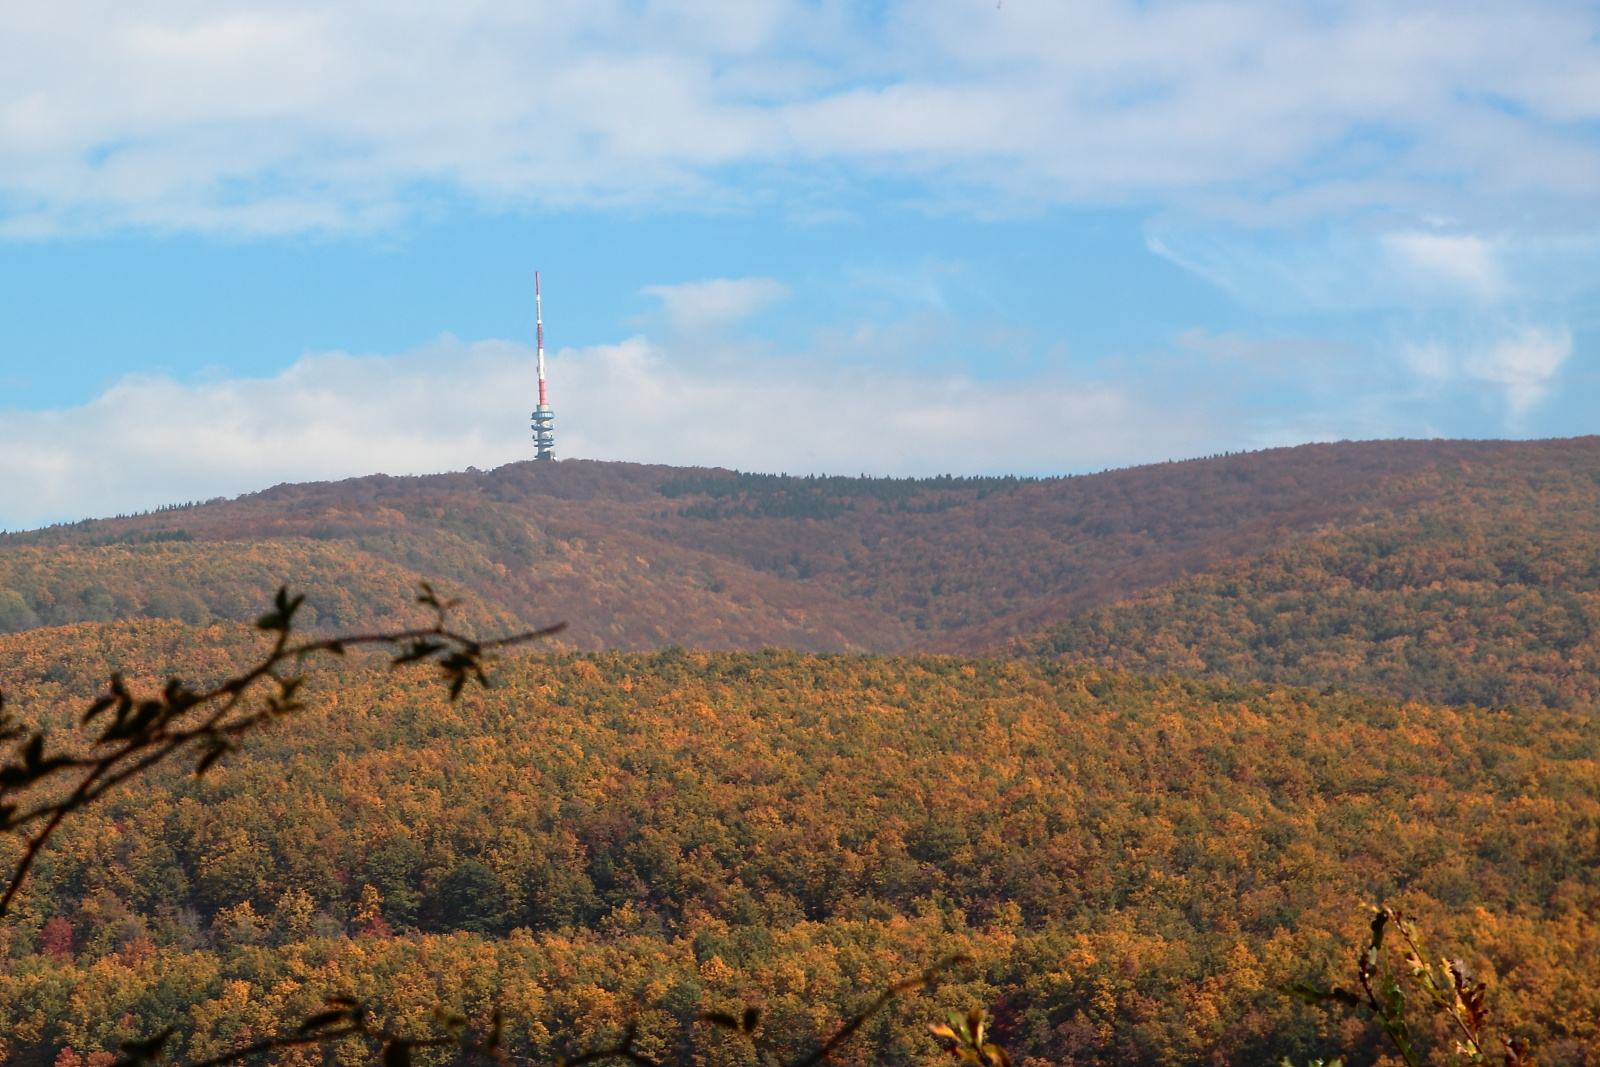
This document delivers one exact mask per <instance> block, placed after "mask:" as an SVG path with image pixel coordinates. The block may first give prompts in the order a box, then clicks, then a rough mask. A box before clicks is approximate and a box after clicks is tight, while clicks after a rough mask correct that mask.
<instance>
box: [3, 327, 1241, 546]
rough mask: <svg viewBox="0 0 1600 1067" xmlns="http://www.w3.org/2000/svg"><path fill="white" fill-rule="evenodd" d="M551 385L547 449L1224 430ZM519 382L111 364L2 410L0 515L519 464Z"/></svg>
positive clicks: (599, 452)
mask: <svg viewBox="0 0 1600 1067" xmlns="http://www.w3.org/2000/svg"><path fill="white" fill-rule="evenodd" d="M697 343H708V342H707V341H706V338H705V337H704V336H702V338H701V340H700V342H697ZM709 343H715V344H723V345H735V346H737V345H738V344H740V343H741V341H740V340H739V339H737V338H734V339H731V340H728V339H722V340H714V341H712V342H709ZM549 377H550V383H551V401H552V405H553V406H554V408H555V410H556V416H557V417H556V427H557V451H558V453H559V454H560V455H562V456H564V457H586V458H595V459H621V460H634V461H642V462H658V463H673V464H689V465H694V464H706V465H724V466H736V467H741V468H744V469H746V470H772V471H791V472H808V471H815V472H821V471H830V472H836V473H837V472H846V473H857V472H862V471H865V472H870V473H879V474H931V473H942V472H956V473H978V472H985V471H988V472H1006V471H1012V472H1020V473H1042V472H1053V471H1066V470H1089V469H1100V468H1103V467H1108V466H1117V465H1122V464H1126V463H1130V462H1140V461H1145V460H1156V459H1167V458H1171V457H1174V456H1182V455H1187V454H1191V453H1194V452H1197V451H1206V450H1208V449H1210V448H1211V447H1213V445H1214V443H1215V441H1216V440H1217V439H1218V435H1219V434H1224V435H1226V434H1230V433H1235V429H1236V428H1235V427H1233V426H1232V425H1230V422H1229V420H1228V419H1226V418H1224V417H1219V415H1218V413H1217V412H1216V411H1214V410H1208V409H1206V408H1205V407H1204V406H1191V409H1190V410H1189V411H1188V412H1186V413H1183V414H1179V415H1177V416H1174V415H1173V414H1172V413H1171V412H1170V411H1168V412H1162V411H1160V410H1159V409H1158V407H1157V406H1156V403H1155V401H1153V399H1152V398H1150V397H1148V396H1141V395H1140V394H1139V393H1138V392H1137V391H1136V390H1134V389H1130V388H1129V387H1127V386H1126V385H1122V384H1118V383H1117V382H1115V381H1088V382H1079V381H1067V380H1063V379H1053V380H1030V381H1020V382H980V381H974V380H972V379H970V378H966V377H963V376H960V375H957V374H938V375H929V374H926V373H911V372H908V371H905V370H902V369H897V368H893V367H888V368H879V367H872V366H865V365H860V364H857V365H855V366H848V367H847V366H840V365H838V364H835V363H831V362H829V361H828V360H827V359H823V358H818V357H817V355H816V354H815V353H812V354H808V355H806V356H803V357H796V358H791V359H781V360H769V361H764V362H763V363H762V364H761V366H759V367H757V368H754V369H752V368H750V367H743V368H739V367H733V368H723V369H720V370H718V369H715V368H712V369H708V368H707V366H706V362H705V360H704V359H702V358H701V354H700V353H698V352H686V350H683V349H677V348H674V347H673V346H672V345H670V344H669V345H666V346H663V345H659V344H656V343H653V342H652V341H650V340H649V339H647V338H645V337H643V336H640V337H635V338H632V339H630V340H627V341H624V342H622V343H619V344H614V345H602V346H597V347H594V348H589V349H582V350H572V349H568V350H565V351H562V352H559V353H557V354H555V355H554V356H553V357H551V359H550V373H549ZM535 395H536V384H535V374H534V369H533V359H532V353H531V352H530V351H529V350H528V349H526V348H525V347H522V346H519V345H513V344H508V343H502V342H482V343H478V344H470V345H469V344H463V343H461V342H458V341H455V340H453V339H451V338H443V339H441V340H440V341H438V342H436V343H435V344H433V345H430V346H428V347H427V348H424V349H422V350H419V351H416V352H411V353H406V354H403V355H397V356H382V357H378V356H368V357H356V356H350V355H345V354H341V353H329V354H315V355H307V356H305V357H303V358H301V359H300V360H299V361H298V362H297V363H295V364H294V365H293V366H292V367H291V368H289V369H288V370H287V371H285V372H284V373H282V374H280V375H278V376H277V377H274V378H269V379H250V380H238V379H236V380H230V381H217V382H202V383H194V384H183V383H178V382H175V381H172V380H170V379H167V378H159V377H131V378H127V379H125V380H123V381H121V382H119V383H117V384H116V385H114V386H112V387H111V388H110V389H108V390H107V391H106V392H105V393H103V394H102V395H100V396H99V397H97V398H95V400H93V401H92V402H91V403H89V404H86V405H84V406H82V407H77V408H71V409H64V410H55V411H41V412H27V411H4V412H0V469H3V470H4V471H5V491H4V493H3V494H0V526H5V527H9V528H12V529H16V528H19V527H26V526H34V525H38V524H41V523H45V522H51V521H59V520H63V519H74V518H80V517H84V516H91V515H106V514H113V513H117V512H125V511H132V510H140V509H145V508H150V507H154V506H157V505H160V504H164V503H171V502H176V501H182V500H190V499H204V498H209V497H211V496H215V495H231V494H236V493H240V492H245V491H250V490H255V489H260V488H263V487H265V486H267V485H271V484H274V483H277V482H280V481H305V480H314V479H327V478H341V477H350V476H356V475H364V474H370V473H373V472H385V473H390V474H408V473H428V472H433V471H441V470H451V469H457V470H459V469H461V468H464V467H466V466H468V465H474V466H478V467H480V468H489V467H493V466H497V465H499V464H502V463H507V462H511V461H514V460H518V459H524V458H528V457H529V456H530V454H531V445H530V443H529V434H528V427H527V424H528V411H529V410H530V408H531V406H532V402H533V397H534V396H535ZM1229 439H1230V440H1233V441H1235V442H1237V436H1234V437H1232V438H1229Z"/></svg>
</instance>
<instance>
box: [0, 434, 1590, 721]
mask: <svg viewBox="0 0 1600 1067" xmlns="http://www.w3.org/2000/svg"><path fill="white" fill-rule="evenodd" d="M1597 479H1600V438H1594V437H1586V438H1576V439H1569V440H1555V441H1534V442H1510V441H1369V442H1340V443H1336V444H1317V445H1305V446H1300V447H1296V448H1285V449H1274V450H1268V451H1261V452H1250V453H1242V454H1237V455H1230V456H1221V457H1213V458H1209V459H1199V460H1189V461H1184V462H1175V463H1163V464H1155V465H1150V466H1144V467H1136V468H1130V469H1126V470H1116V471H1108V472H1105V473H1102V474H1095V475H1084V476H1074V477H1063V478H1050V479H1037V480H1033V479H1019V478H923V479H886V478H797V477H788V476H782V475H761V474H748V473H740V472H735V471H726V470H720V469H705V468H673V467H665V466H649V465H643V464H628V463H603V462H596V461H587V460H567V461H563V462H560V463H553V464H552V463H532V462H528V463H516V464H510V465H508V466H505V467H501V468H499V469H498V470H494V471H488V472H478V471H467V472H464V473H454V474H442V475H431V476H423V477H387V476H373V477H367V478H357V479H350V480H347V481H342V482H331V483H308V484H301V485H280V486H275V487H273V488H271V489H268V490H265V491H263V492H259V493H254V494H250V495H248V496H244V497H240V498H238V499H236V500H230V501H219V502H209V503H206V504H200V505H195V506H192V507H186V508H182V509H171V510H163V511H160V512H156V513H153V514H150V515H144V516H137V517H132V518H121V519H110V520H92V521H88V522H83V523H75V524H71V525H65V526H57V527H51V528H48V529H44V530H38V531H30V532H26V533H19V534H8V535H4V536H0V628H5V629H19V628H24V627H27V626H32V625H57V624H64V623H71V622H80V621H95V620H100V621H109V620H112V619H116V618H128V617H140V616H152V617H170V618H181V619H184V620H186V621H189V622H191V623H201V622H205V621H209V620H227V619H241V620H242V619H249V618H253V617H254V615H255V614H256V613H257V612H258V611H259V609H260V607H261V605H262V604H263V603H264V602H265V601H266V599H267V598H268V597H269V596H270V594H271V592H272V590H273V589H275V588H276V587H277V585H278V584H279V583H280V582H289V583H290V584H292V585H294V586H296V587H297V588H301V589H304V590H305V591H306V592H307V594H308V602H309V603H310V605H311V606H312V607H313V608H314V609H315V611H316V613H317V618H318V619H319V620H320V622H321V623H322V624H325V625H330V626H338V627H343V628H349V627H353V626H362V625H371V624H373V623H375V622H376V621H378V620H379V619H382V618H386V617H389V616H391V615H392V614H393V613H394V612H396V611H397V610H399V611H402V612H403V611H404V610H405V609H404V606H403V605H404V603H405V600H406V597H407V595H408V591H409V589H410V587H411V585H412V583H413V582H414V581H415V579H416V578H417V577H419V576H420V577H428V578H431V579H435V580H437V581H439V582H441V583H442V584H443V585H444V586H445V587H446V588H448V589H449V590H450V591H451V592H452V594H453V595H457V596H459V597H461V598H462V600H463V608H462V611H463V613H464V617H465V618H466V619H467V620H468V621H469V622H470V623H471V624H472V625H475V626H479V627H483V628H487V629H498V628H503V627H507V626H515V625H523V624H540V623H546V622H549V621H551V620H553V619H557V618H563V619H567V620H569V621H570V623H571V629H570V630H569V631H568V632H567V634H565V635H563V641H564V643H565V644H566V645H567V646H568V647H575V648H589V649H598V648H616V649H624V650H641V649H654V648H663V647H668V646H671V645H684V646H688V647H700V648H727V649H749V648H759V647H764V646H783V647H790V648H795V649H799V650H803V651H826V650H840V651H879V652H906V651H918V650H920V651H948V652H961V653H975V652H1002V653H1008V654H1016V653H1018V652H1021V653H1024V654H1065V655H1070V656H1086V657H1088V658H1091V659H1096V660H1099V661H1105V662H1111V661H1115V662H1118V663H1124V664H1125V665H1129V666H1136V667H1137V666H1140V665H1143V666H1145V667H1147V668H1150V669H1158V670H1166V669H1175V670H1195V671H1200V672H1203V673H1210V674H1218V673H1224V672H1226V671H1228V670H1233V669H1236V668H1237V669H1242V670H1246V671H1247V672H1248V671H1250V670H1256V668H1254V667H1251V666H1250V663H1252V662H1254V661H1253V660H1251V658H1250V657H1249V656H1245V657H1244V658H1243V659H1241V658H1240V656H1239V654H1238V653H1237V650H1235V652H1234V653H1231V655H1232V657H1233V658H1232V659H1227V658H1226V657H1225V656H1223V655H1222V653H1220V652H1219V653H1217V654H1216V655H1211V654H1210V653H1208V652H1206V651H1205V649H1204V648H1201V647H1200V646H1202V645H1205V641H1204V640H1202V639H1201V638H1200V637H1196V636H1194V635H1190V636H1189V637H1186V638H1182V639H1177V638H1174V637H1173V634H1174V632H1175V631H1174V630H1173V626H1175V625H1177V623H1176V622H1174V621H1173V620H1172V619H1166V618H1165V617H1163V618H1164V619H1165V621H1161V620H1155V621H1151V622H1150V623H1149V624H1148V625H1147V626H1145V627H1144V629H1140V628H1138V627H1134V626H1132V624H1131V623H1128V622H1126V621H1122V622H1118V623H1116V624H1115V625H1113V626H1111V629H1110V630H1109V631H1108V630H1106V628H1105V626H1104V625H1101V624H1100V623H1098V622H1097V623H1095V624H1094V625H1095V626H1099V627H1100V629H1098V630H1095V631H1094V632H1095V633H1098V634H1101V635H1102V636H1101V637H1092V636H1086V635H1088V634H1089V631H1087V630H1084V629H1083V627H1084V626H1088V625H1089V623H1087V622H1085V621H1084V620H1086V619H1088V618H1089V616H1087V615H1085V613H1086V612H1096V611H1098V612H1100V614H1099V615H1095V616H1094V618H1095V619H1108V618H1111V616H1108V615H1106V614H1105V613H1106V612H1108V611H1115V610H1120V609H1118V608H1117V607H1116V605H1118V604H1119V603H1122V602H1128V603H1135V602H1138V603H1141V604H1143V603H1145V602H1144V601H1141V600H1140V598H1141V597H1148V596H1155V597H1157V598H1160V597H1168V596H1170V595H1175V594H1169V593H1168V592H1164V590H1168V589H1169V587H1170V588H1171V589H1177V588H1179V586H1173V585H1172V584H1171V583H1175V582H1176V583H1180V585H1181V583H1183V582H1185V581H1187V582H1189V583H1190V584H1189V585H1187V586H1182V588H1184V589H1188V590H1200V589H1202V587H1203V588H1206V589H1211V587H1210V586H1205V584H1204V583H1205V582H1206V581H1207V580H1209V579H1207V578H1206V577H1205V576H1207V575H1216V574H1223V573H1228V574H1232V573H1235V571H1237V569H1238V568H1240V567H1243V568H1245V569H1246V570H1248V569H1249V568H1250V567H1253V566H1262V565H1264V564H1262V563H1261V561H1263V560H1268V559H1280V558H1287V557H1284V556H1283V554H1284V553H1291V554H1292V553H1293V552H1296V551H1300V552H1306V551H1310V552H1313V553H1314V552H1319V551H1323V550H1322V549H1320V548H1317V547H1315V546H1319V545H1325V544H1329V543H1331V542H1329V541H1328V539H1329V538H1339V537H1360V538H1367V539H1368V540H1370V539H1371V538H1373V537H1375V536H1379V534H1380V533H1381V531H1383V530H1386V529H1390V528H1393V529H1396V530H1402V529H1403V530H1408V531H1411V532H1410V533H1406V534H1404V537H1405V538H1410V540H1409V541H1407V543H1408V544H1411V543H1418V544H1420V543H1423V542H1428V538H1433V540H1434V541H1437V542H1438V545H1437V546H1435V547H1438V546H1442V545H1444V544H1446V543H1448V544H1450V545H1455V546H1456V547H1455V548H1453V549H1451V550H1450V551H1453V552H1455V553H1456V554H1457V555H1461V554H1462V553H1466V556H1463V557H1462V558H1467V557H1468V556H1470V555H1471V552H1472V548H1471V545H1472V544H1473V543H1475V542H1473V541H1472V536H1473V534H1472V531H1473V530H1474V529H1477V528H1480V527H1485V526H1494V527H1495V528H1496V529H1498V530H1499V531H1500V532H1499V533H1498V534H1496V536H1497V537H1499V538H1500V539H1501V540H1502V541H1504V540H1505V539H1506V538H1511V539H1513V540H1515V539H1516V538H1522V540H1524V541H1526V542H1527V543H1529V544H1537V545H1544V544H1545V543H1546V542H1551V541H1552V540H1554V541H1563V543H1567V542H1572V539H1573V538H1575V537H1579V536H1580V535H1584V534H1583V531H1584V530H1586V529H1588V528H1590V527H1586V526H1585V523H1588V522H1589V521H1590V519H1591V518H1593V517H1597V516H1600V512H1596V511H1595V503H1596V502H1595V500H1592V499H1591V495H1592V494H1589V490H1590V489H1592V488H1593V487H1594V486H1595V485H1596V481H1597ZM1558 483H1559V484H1558ZM1585 486H1587V487H1588V488H1584V487H1585ZM1541 493H1543V494H1545V495H1544V496H1541V495H1540V494H1541ZM1547 505H1548V506H1547ZM1574 509H1576V510H1574ZM1419 523H1420V524H1422V525H1421V526H1419ZM1428 523H1432V525H1431V526H1428V525H1427V524H1428ZM1441 524H1443V525H1441ZM1451 524H1454V525H1453V526H1452V525H1451ZM1424 527H1426V529H1427V530H1431V531H1433V532H1432V533H1428V534H1427V535H1426V536H1425V537H1422V541H1418V537H1419V536H1422V535H1419V534H1417V533H1416V531H1417V530H1418V529H1423V528H1424ZM1446 527H1449V528H1450V529H1453V530H1455V532H1454V533H1451V532H1449V530H1448V529H1446ZM1584 536H1586V535H1584ZM1428 543H1432V542H1428ZM1306 546H1311V547H1306ZM1441 550H1442V549H1441ZM1544 550H1545V549H1543V548H1541V549H1540V551H1544ZM1447 554H1448V553H1447ZM1296 558H1298V557H1296ZM1229 568H1234V570H1229ZM1569 569H1570V568H1569ZM1319 580H1320V579H1319ZM1196 582H1199V583H1200V584H1199V585H1196V584H1194V583H1196ZM1291 584H1292V582H1291ZM1513 584H1515V583H1513ZM1580 584H1581V583H1580ZM1575 588H1576V587H1575ZM1580 592H1581V590H1580ZM1186 595H1188V594H1186ZM1193 595H1194V596H1200V597H1201V599H1203V600H1204V599H1206V598H1207V597H1209V598H1210V599H1209V600H1206V605H1209V606H1204V607H1203V608H1201V609H1196V610H1200V611H1201V613H1202V614H1204V615H1206V616H1207V617H1212V616H1216V617H1223V616H1226V615H1227V612H1226V611H1222V610H1220V609H1219V608H1217V605H1218V604H1221V603H1222V602H1223V601H1226V600H1227V599H1228V598H1229V597H1234V598H1235V599H1237V593H1236V587H1235V586H1229V587H1228V588H1226V589H1224V588H1222V587H1217V588H1215V589H1212V590H1211V592H1207V593H1198V592H1196V593H1194V594H1193ZM1252 595H1254V594H1252ZM1395 595H1399V594H1398V593H1396V594H1395ZM1574 595H1578V594H1577V593H1575V594H1574ZM1583 595H1587V594H1583ZM1190 599H1191V600H1192V599H1193V597H1192V596H1191V598H1190ZM1185 603H1188V601H1185ZM1129 610H1132V609H1129ZM1139 610H1141V611H1145V612H1146V614H1148V612H1149V610H1150V609H1149V608H1148V607H1143V608H1140V609H1139ZM1185 610H1187V609H1185ZM1263 610H1266V609H1263ZM1117 618H1118V619H1123V616H1117ZM1152 618H1153V617H1152ZM1107 625H1110V624H1107ZM1582 625H1583V626H1587V625H1588V624H1587V623H1586V622H1585V623H1583V624H1582ZM1074 627H1076V629H1074ZM1118 627H1120V629H1119V628H1118ZM1580 628H1581V627H1580ZM1212 629H1216V627H1213V628H1212ZM1046 630H1048V631H1050V632H1049V634H1048V635H1045V636H1035V637H1030V636H1029V635H1038V634H1040V633H1041V632H1042V631H1046ZM1106 633H1110V634H1112V635H1113V636H1112V637H1105V636H1104V635H1105V634H1106ZM1121 635H1126V637H1127V640H1126V641H1124V640H1123V637H1122V636H1121ZM1140 635H1145V636H1140ZM1377 639H1378V638H1376V637H1374V638H1372V640H1377ZM1383 639H1385V640H1387V639H1389V638H1383ZM1174 640H1176V641H1177V643H1178V644H1179V645H1182V646H1183V647H1184V648H1186V649H1188V650H1189V651H1187V652H1185V653H1183V654H1181V655H1179V654H1171V655H1163V654H1161V653H1160V652H1159V650H1158V649H1157V646H1159V647H1160V648H1166V647H1168V646H1169V645H1172V644H1173V642H1174ZM1219 640H1221V638H1219ZM1228 640H1232V641H1233V642H1234V644H1235V645H1237V644H1238V642H1239V641H1240V640H1244V641H1246V643H1248V641H1249V640H1251V638H1249V637H1248V635H1247V636H1246V637H1245V638H1239V637H1238V636H1237V635H1235V636H1234V637H1231V638H1228ZM1108 641H1112V642H1114V643H1115V644H1116V645H1117V647H1116V648H1115V649H1113V648H1110V647H1109V646H1108V644H1107V642H1108ZM1140 641H1145V642H1146V644H1150V642H1155V644H1152V645H1151V647H1149V648H1145V647H1144V646H1142V645H1140V644H1139V642H1140ZM1014 642H1018V643H1014ZM1580 643H1581V641H1580ZM1206 647H1209V646H1206ZM1230 647H1232V646H1230ZM1568 647H1576V645H1574V644H1572V642H1570V641H1569V642H1568ZM1208 657H1209V658H1208ZM1304 660H1305V657H1304V656H1301V657H1300V658H1299V660H1297V662H1300V661H1304ZM1196 664H1198V666H1196ZM1241 664H1243V666H1242V667H1241V666H1239V665H1241ZM1301 667H1302V668H1304V669H1298V673H1296V672H1295V671H1289V672H1287V673H1285V672H1283V671H1279V672H1278V674H1273V673H1272V672H1270V671H1265V669H1262V670H1258V671H1257V672H1256V675H1254V676H1262V677H1268V676H1270V677H1272V678H1274V679H1278V678H1280V676H1281V680H1294V681H1298V682H1304V683H1306V684H1322V681H1323V678H1324V677H1325V676H1327V675H1328V672H1326V671H1324V672H1322V673H1320V674H1319V673H1318V672H1317V670H1315V669H1312V666H1311V665H1309V664H1308V663H1302V664H1301ZM1582 669H1584V670H1587V669H1588V668H1587V667H1583V668H1582ZM1334 673H1335V674H1336V675H1337V672H1334ZM1358 676H1359V677H1358ZM1338 677H1340V678H1344V679H1346V680H1350V679H1352V678H1354V679H1355V680H1357V681H1359V680H1361V678H1362V677H1365V676H1364V675H1362V673H1361V672H1359V671H1357V672H1354V673H1353V674H1352V672H1350V671H1346V672H1345V674H1343V675H1338ZM1379 687H1380V688H1385V686H1382V685H1380V686H1379ZM1387 688H1389V689H1391V690H1392V689H1393V688H1394V687H1393V686H1387ZM1436 688H1437V687H1436ZM1458 688H1459V687H1458ZM1470 688H1471V687H1468V689H1467V690H1462V691H1463V692H1466V691H1469V690H1470ZM1569 688H1570V686H1569ZM1579 688H1582V687H1579ZM1472 691H1473V692H1476V691H1475V690H1472ZM1584 691H1585V692H1587V690H1584ZM1430 692H1431V691H1430ZM1530 692H1531V690H1530ZM1440 698H1441V699H1447V698H1449V697H1448V696H1444V697H1440ZM1583 699H1584V700H1587V699H1588V698H1587V697H1584V698H1583Z"/></svg>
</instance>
